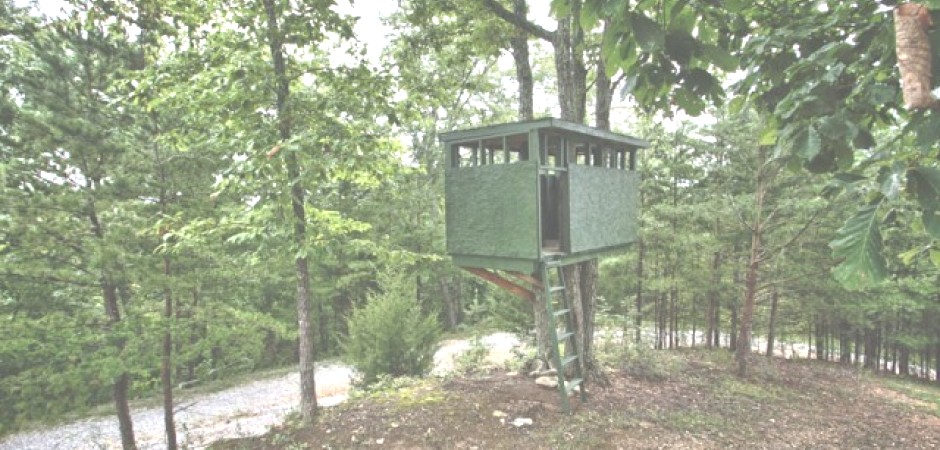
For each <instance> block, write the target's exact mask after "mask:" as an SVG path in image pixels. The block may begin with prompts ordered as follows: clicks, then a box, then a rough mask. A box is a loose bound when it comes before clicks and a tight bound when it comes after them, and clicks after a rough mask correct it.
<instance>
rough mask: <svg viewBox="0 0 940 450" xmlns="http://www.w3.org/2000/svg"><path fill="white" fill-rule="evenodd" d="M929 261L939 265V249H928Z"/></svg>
mask: <svg viewBox="0 0 940 450" xmlns="http://www.w3.org/2000/svg"><path fill="white" fill-rule="evenodd" d="M930 262H932V263H933V265H934V267H940V250H935V249H930Z"/></svg>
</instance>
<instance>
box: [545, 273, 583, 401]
mask: <svg viewBox="0 0 940 450" xmlns="http://www.w3.org/2000/svg"><path fill="white" fill-rule="evenodd" d="M563 267H564V266H562V264H561V263H560V262H559V261H547V262H545V263H544V264H542V288H543V289H544V299H545V309H546V310H547V311H548V317H549V322H550V323H549V331H550V334H551V338H552V348H551V353H552V359H553V362H554V363H555V371H556V372H557V376H558V394H559V395H561V406H562V408H563V409H564V411H565V413H571V404H570V403H569V401H568V396H569V395H571V393H572V392H574V390H575V389H578V387H579V386H580V389H578V390H579V391H580V393H581V401H582V402H584V401H585V400H587V394H586V393H585V392H584V374H583V373H582V370H581V364H580V358H581V349H580V348H579V347H578V340H577V339H576V338H575V334H574V333H575V326H574V315H573V314H572V311H571V304H570V302H569V301H568V293H567V290H566V289H565V274H564V270H563ZM552 272H555V277H554V281H553V280H552ZM556 304H557V308H556ZM559 322H560V323H559ZM559 326H560V327H561V329H559ZM563 344H564V345H563ZM566 347H567V348H569V349H570V352H569V353H570V354H569V355H567V356H565V355H564V350H565V348H566ZM571 364H574V367H573V369H574V377H573V378H571V379H570V380H567V379H566V375H565V374H566V372H567V370H566V369H567V367H568V366H569V365H571Z"/></svg>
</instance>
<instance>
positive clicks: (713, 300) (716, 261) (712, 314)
mask: <svg viewBox="0 0 940 450" xmlns="http://www.w3.org/2000/svg"><path fill="white" fill-rule="evenodd" d="M715 228H716V229H717V228H718V219H716V220H715ZM720 267H721V252H720V251H717V250H716V251H715V253H714V254H713V255H712V286H711V288H709V290H708V308H707V309H706V311H705V321H706V324H707V328H706V330H707V331H706V333H705V334H706V335H705V345H707V346H708V347H709V348H712V347H717V346H719V345H720V344H719V343H718V336H717V325H718V324H717V322H718V318H717V317H716V316H717V312H718V283H719V282H720V281H721V275H720V273H719V268H720Z"/></svg>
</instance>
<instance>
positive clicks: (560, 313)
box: [552, 308, 571, 317]
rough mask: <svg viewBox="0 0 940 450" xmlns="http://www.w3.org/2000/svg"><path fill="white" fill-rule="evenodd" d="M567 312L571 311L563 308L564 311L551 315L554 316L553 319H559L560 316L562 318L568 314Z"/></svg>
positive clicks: (560, 310)
mask: <svg viewBox="0 0 940 450" xmlns="http://www.w3.org/2000/svg"><path fill="white" fill-rule="evenodd" d="M569 311H571V310H570V309H567V308H565V309H559V310H558V311H555V312H554V313H552V315H554V316H555V317H561V316H563V315H565V314H568V312H569Z"/></svg>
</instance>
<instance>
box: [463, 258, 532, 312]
mask: <svg viewBox="0 0 940 450" xmlns="http://www.w3.org/2000/svg"><path fill="white" fill-rule="evenodd" d="M461 269H463V270H466V271H467V272H470V273H472V274H474V275H476V276H478V277H480V278H482V279H484V280H486V281H489V282H490V283H493V284H495V285H497V286H499V287H501V288H503V289H505V290H507V291H509V293H511V294H513V295H515V296H516V297H519V298H521V299H523V300H526V301H528V302H531V303H535V292H533V291H532V290H530V289H526V288H524V287H522V286H519V285H518V284H516V283H513V282H512V281H510V280H507V279H505V278H503V277H502V276H501V275H500V274H498V273H496V272H490V271H489V270H486V269H479V268H476V267H461Z"/></svg>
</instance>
